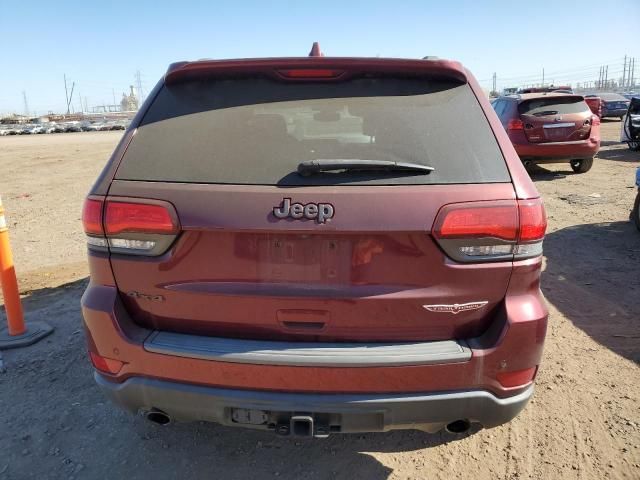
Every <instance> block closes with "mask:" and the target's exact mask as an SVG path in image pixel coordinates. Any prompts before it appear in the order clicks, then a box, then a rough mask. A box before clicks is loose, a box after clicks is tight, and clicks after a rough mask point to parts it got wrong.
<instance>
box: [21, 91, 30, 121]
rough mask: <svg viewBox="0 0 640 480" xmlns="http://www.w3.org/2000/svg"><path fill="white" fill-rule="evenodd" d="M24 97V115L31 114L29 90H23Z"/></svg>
mask: <svg viewBox="0 0 640 480" xmlns="http://www.w3.org/2000/svg"><path fill="white" fill-rule="evenodd" d="M22 99H23V100H24V116H25V117H28V116H29V103H28V102H27V92H25V91H24V90H23V91H22Z"/></svg>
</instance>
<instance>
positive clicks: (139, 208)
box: [104, 201, 178, 235]
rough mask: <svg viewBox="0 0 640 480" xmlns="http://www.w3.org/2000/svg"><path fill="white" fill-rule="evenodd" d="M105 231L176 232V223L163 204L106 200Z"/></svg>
mask: <svg viewBox="0 0 640 480" xmlns="http://www.w3.org/2000/svg"><path fill="white" fill-rule="evenodd" d="M104 225H105V233H106V234H107V235H116V234H118V233H130V232H142V233H178V230H177V229H178V225H177V223H176V222H175V221H174V220H173V218H171V214H170V213H169V210H168V209H167V207H165V206H164V205H147V204H144V203H130V202H119V201H107V207H106V209H105V220H104Z"/></svg>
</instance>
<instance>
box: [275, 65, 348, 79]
mask: <svg viewBox="0 0 640 480" xmlns="http://www.w3.org/2000/svg"><path fill="white" fill-rule="evenodd" d="M278 73H279V74H280V75H281V76H283V77H286V78H308V79H313V78H338V77H339V76H340V75H342V74H343V73H344V70H332V69H327V68H296V69H290V70H278Z"/></svg>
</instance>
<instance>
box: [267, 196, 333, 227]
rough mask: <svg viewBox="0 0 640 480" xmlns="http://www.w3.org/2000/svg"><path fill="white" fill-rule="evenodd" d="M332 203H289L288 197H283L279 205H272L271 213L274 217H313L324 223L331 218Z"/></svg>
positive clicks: (311, 218)
mask: <svg viewBox="0 0 640 480" xmlns="http://www.w3.org/2000/svg"><path fill="white" fill-rule="evenodd" d="M333 212H334V209H333V205H331V204H330V203H307V204H306V205H303V204H301V203H291V199H290V198H283V199H282V204H281V205H280V206H279V207H273V214H274V215H275V216H276V218H287V217H290V218H295V219H296V220H297V219H300V218H303V217H304V218H306V219H308V220H313V219H315V220H316V222H318V223H325V222H326V221H327V220H330V219H331V218H333Z"/></svg>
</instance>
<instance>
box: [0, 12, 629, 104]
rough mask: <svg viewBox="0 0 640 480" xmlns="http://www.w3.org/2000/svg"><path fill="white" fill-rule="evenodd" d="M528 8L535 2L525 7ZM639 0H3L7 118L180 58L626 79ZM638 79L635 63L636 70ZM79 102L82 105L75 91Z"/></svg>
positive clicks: (120, 85)
mask: <svg viewBox="0 0 640 480" xmlns="http://www.w3.org/2000/svg"><path fill="white" fill-rule="evenodd" d="M527 5H532V7H527ZM638 25H640V0H609V1H602V0H581V1H579V2H574V1H571V0H568V1H567V0H565V1H546V0H529V1H513V0H511V1H486V2H485V1H480V0H478V1H474V0H468V1H465V0H440V1H428V0H422V1H407V2H403V1H389V0H387V1H374V0H371V1H366V2H365V1H363V2H353V1H352V2H349V1H346V0H342V1H333V0H331V1H329V0H327V1H320V0H315V1H302V0H298V1H289V2H284V1H250V0H236V1H229V2H222V1H201V2H200V1H190V0H172V1H162V0H157V1H135V2H134V1H131V2H129V1H91V0H81V1H67V0H46V1H41V0H28V1H23V0H0V33H1V34H2V43H1V44H0V45H1V47H0V48H1V54H0V113H7V112H12V111H15V112H18V113H22V112H23V111H24V102H23V95H22V92H23V91H24V92H26V95H27V100H28V105H29V110H30V111H31V112H33V111H36V112H37V113H39V114H40V113H46V112H47V111H49V110H54V111H63V110H65V92H64V83H63V75H64V74H66V75H67V78H68V80H69V86H71V83H72V82H75V89H76V93H75V94H74V97H75V96H76V94H77V93H80V95H82V98H83V99H84V98H85V97H86V98H87V101H88V104H89V106H91V105H97V104H102V103H103V102H106V103H112V102H113V92H114V91H115V97H116V100H118V101H119V98H120V96H121V95H122V92H123V91H124V90H128V86H129V85H132V84H135V78H134V76H135V74H136V71H140V72H141V78H142V83H143V86H144V88H145V89H146V91H149V89H151V88H152V87H153V85H154V84H155V82H156V81H157V80H158V78H160V76H161V75H162V74H163V72H164V70H165V69H166V67H167V65H168V64H169V63H171V62H173V61H177V60H192V59H198V58H239V57H267V56H298V55H306V54H307V53H308V51H309V49H310V46H311V44H312V42H313V41H319V42H320V45H321V47H322V49H323V50H324V52H325V54H326V55H336V56H375V55H380V56H383V57H385V56H390V57H423V56H425V55H436V56H439V57H444V58H452V59H456V60H460V61H462V62H463V63H464V64H465V65H466V66H467V67H468V68H470V69H471V71H472V72H473V73H474V74H475V75H476V77H477V78H478V79H479V80H480V81H481V83H482V84H483V85H484V86H486V87H491V76H492V75H493V72H496V73H497V79H498V86H499V87H504V86H509V85H511V84H514V85H518V84H521V83H525V82H526V83H535V82H539V81H540V80H541V76H542V69H543V68H544V69H545V75H546V77H545V80H547V81H550V80H553V81H555V83H556V84H558V83H561V82H563V81H574V82H575V81H580V80H581V79H584V80H594V79H597V77H598V70H599V66H600V65H601V64H608V65H609V78H612V77H615V78H617V77H618V76H621V75H622V64H623V57H624V55H630V56H635V57H637V58H638V59H640V41H639V40H638V32H639V29H640V27H638ZM636 77H637V78H638V77H640V62H639V63H638V64H637V65H636ZM75 98H76V99H75V100H74V104H75V105H76V108H77V105H78V101H77V97H75Z"/></svg>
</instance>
